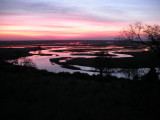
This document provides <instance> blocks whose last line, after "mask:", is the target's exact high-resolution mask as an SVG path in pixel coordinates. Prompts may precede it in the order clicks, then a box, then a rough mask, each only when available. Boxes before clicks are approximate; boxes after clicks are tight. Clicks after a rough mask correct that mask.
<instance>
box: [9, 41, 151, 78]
mask: <svg viewBox="0 0 160 120" xmlns="http://www.w3.org/2000/svg"><path fill="white" fill-rule="evenodd" d="M76 44H81V43H76ZM43 48H44V49H45V50H37V51H30V54H32V56H27V57H25V58H19V59H17V64H18V65H21V63H23V61H24V59H27V60H31V61H32V63H33V64H34V65H35V66H36V68H37V69H40V70H42V69H44V70H47V71H49V72H55V73H58V72H69V73H74V72H81V73H88V74H90V75H93V74H96V75H97V74H98V72H96V71H95V68H92V67H86V66H79V65H71V66H73V67H77V68H80V70H72V69H68V68H63V67H62V65H60V64H56V63H52V62H50V59H52V58H63V57H65V58H67V59H63V60H59V62H60V63H65V62H66V61H67V60H70V59H73V58H95V57H96V56H95V53H96V52H98V51H104V50H109V54H111V55H113V58H124V57H133V56H131V55H127V54H118V53H116V52H120V51H121V52H126V51H127V52H128V51H129V49H126V48H125V49H124V47H120V46H115V45H114V46H113V45H112V46H107V47H94V46H76V47H75V46H43ZM142 50H144V49H142ZM132 51H133V50H132ZM135 51H136V50H135ZM138 51H140V50H138ZM138 51H137V52H138ZM10 62H12V63H13V64H15V63H14V62H13V61H10ZM109 71H110V72H109V74H110V75H112V76H116V77H118V78H121V77H123V78H129V79H134V77H135V76H139V77H141V76H143V75H145V74H147V73H148V71H149V68H141V69H134V70H131V69H121V68H112V69H110V70H109Z"/></svg>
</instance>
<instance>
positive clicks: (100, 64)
mask: <svg viewBox="0 0 160 120" xmlns="http://www.w3.org/2000/svg"><path fill="white" fill-rule="evenodd" d="M95 55H96V56H97V57H96V58H95V64H94V67H95V69H96V70H98V71H99V74H100V76H101V77H102V76H103V73H104V72H105V71H106V69H107V68H108V64H109V59H110V58H111V55H110V54H109V53H108V51H106V52H104V51H101V52H98V53H96V54H95Z"/></svg>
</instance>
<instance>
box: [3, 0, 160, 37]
mask: <svg viewBox="0 0 160 120" xmlns="http://www.w3.org/2000/svg"><path fill="white" fill-rule="evenodd" d="M159 5H160V1H159V0H26V1H24V0H0V40H46V39H47V40H54V39H79V40H81V39H82V40H83V39H91V40H95V39H97V40H110V39H114V38H115V36H116V35H118V32H119V30H121V29H122V27H125V26H126V25H128V24H130V23H134V22H136V21H141V22H144V23H148V24H159V21H160V14H159V11H160V7H159Z"/></svg>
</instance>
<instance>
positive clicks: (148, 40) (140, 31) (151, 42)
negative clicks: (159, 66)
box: [118, 22, 160, 79]
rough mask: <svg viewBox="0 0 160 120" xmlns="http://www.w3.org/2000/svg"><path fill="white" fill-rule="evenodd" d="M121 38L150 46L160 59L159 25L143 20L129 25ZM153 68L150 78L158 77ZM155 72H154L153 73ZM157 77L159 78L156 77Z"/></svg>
mask: <svg viewBox="0 0 160 120" xmlns="http://www.w3.org/2000/svg"><path fill="white" fill-rule="evenodd" d="M118 39H120V40H129V41H133V42H134V41H136V42H139V43H141V44H143V45H146V46H148V47H149V48H150V49H151V50H152V51H153V52H154V53H155V54H156V55H157V57H158V58H159V59H160V26H159V25H144V24H142V23H141V22H137V23H135V24H132V25H129V26H128V27H127V28H125V29H124V30H123V31H122V32H121V35H120V37H119V38H118ZM153 69H154V68H151V69H150V71H149V75H148V78H149V79H151V78H156V77H155V74H157V73H156V71H155V70H153ZM153 73H154V74H153ZM156 79H157V78H156Z"/></svg>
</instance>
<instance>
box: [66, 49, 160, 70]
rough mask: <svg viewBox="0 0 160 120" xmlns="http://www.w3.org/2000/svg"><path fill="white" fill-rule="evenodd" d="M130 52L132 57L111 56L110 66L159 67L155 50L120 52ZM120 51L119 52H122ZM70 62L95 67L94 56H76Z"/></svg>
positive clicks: (159, 63)
mask: <svg viewBox="0 0 160 120" xmlns="http://www.w3.org/2000/svg"><path fill="white" fill-rule="evenodd" d="M120 53H122V54H129V55H132V56H134V57H131V58H111V59H110V60H109V64H108V67H109V68H150V67H159V66H160V62H159V59H158V58H157V57H156V55H155V54H154V53H153V52H120ZM120 53H119V54H120ZM67 63H68V64H72V65H81V66H89V67H94V64H95V59H94V58H74V59H71V60H69V61H67Z"/></svg>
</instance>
